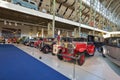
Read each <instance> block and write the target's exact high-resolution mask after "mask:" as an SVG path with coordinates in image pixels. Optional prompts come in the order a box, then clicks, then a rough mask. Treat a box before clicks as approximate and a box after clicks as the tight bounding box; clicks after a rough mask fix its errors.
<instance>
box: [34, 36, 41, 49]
mask: <svg viewBox="0 0 120 80" xmlns="http://www.w3.org/2000/svg"><path fill="white" fill-rule="evenodd" d="M42 41H43V38H38V39H37V40H36V41H35V42H34V47H35V48H39V45H40V44H41V42H42Z"/></svg>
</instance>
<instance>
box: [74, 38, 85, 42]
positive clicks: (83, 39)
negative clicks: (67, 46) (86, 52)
mask: <svg viewBox="0 0 120 80" xmlns="http://www.w3.org/2000/svg"><path fill="white" fill-rule="evenodd" d="M73 41H75V42H86V41H87V40H86V39H85V38H74V39H73Z"/></svg>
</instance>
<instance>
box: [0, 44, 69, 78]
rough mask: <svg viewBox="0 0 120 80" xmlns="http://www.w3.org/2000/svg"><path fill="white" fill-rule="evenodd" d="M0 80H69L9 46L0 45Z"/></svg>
mask: <svg viewBox="0 0 120 80" xmlns="http://www.w3.org/2000/svg"><path fill="white" fill-rule="evenodd" d="M0 80H70V79H69V78H67V77H65V76H64V75H62V74H61V73H59V72H57V71H55V70H54V69H52V68H50V67H49V66H47V65H46V64H44V63H42V62H41V61H38V60H37V59H35V58H33V57H32V56H30V55H28V54H27V53H25V52H24V51H22V50H20V49H19V48H17V47H15V46H14V45H10V44H0Z"/></svg>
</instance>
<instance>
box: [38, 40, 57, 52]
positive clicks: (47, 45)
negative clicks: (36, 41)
mask: <svg viewBox="0 0 120 80" xmlns="http://www.w3.org/2000/svg"><path fill="white" fill-rule="evenodd" d="M54 44H56V41H54V38H46V39H45V40H43V42H42V43H41V44H40V49H39V50H41V51H42V52H43V53H45V54H47V53H49V52H52V51H53V45H54Z"/></svg>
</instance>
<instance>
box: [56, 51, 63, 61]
mask: <svg viewBox="0 0 120 80" xmlns="http://www.w3.org/2000/svg"><path fill="white" fill-rule="evenodd" d="M61 54H62V51H61V50H60V51H59V52H58V54H57V57H58V59H59V60H63V56H62V55H61Z"/></svg>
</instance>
